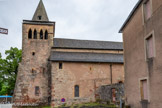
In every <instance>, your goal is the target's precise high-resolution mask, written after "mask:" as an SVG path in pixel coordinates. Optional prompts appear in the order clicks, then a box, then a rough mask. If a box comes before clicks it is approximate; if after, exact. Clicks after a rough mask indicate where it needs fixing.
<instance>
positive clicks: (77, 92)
mask: <svg viewBox="0 0 162 108" xmlns="http://www.w3.org/2000/svg"><path fill="white" fill-rule="evenodd" d="M74 88H75V94H74V95H75V97H79V85H75V87H74Z"/></svg>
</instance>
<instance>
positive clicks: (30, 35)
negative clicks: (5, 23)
mask: <svg viewBox="0 0 162 108" xmlns="http://www.w3.org/2000/svg"><path fill="white" fill-rule="evenodd" d="M32 38H33V32H32V29H31V28H30V29H29V30H28V39H32Z"/></svg>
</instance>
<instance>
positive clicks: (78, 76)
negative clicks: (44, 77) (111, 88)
mask: <svg viewBox="0 0 162 108" xmlns="http://www.w3.org/2000/svg"><path fill="white" fill-rule="evenodd" d="M51 64H52V65H51V66H52V69H51V78H52V106H58V105H61V104H62V102H61V99H62V98H65V100H66V102H65V103H66V104H68V105H70V104H73V103H82V102H94V101H95V100H96V98H97V96H98V94H97V93H96V91H97V89H98V88H100V86H102V85H108V84H111V73H110V72H111V69H110V64H109V63H72V62H62V66H63V68H62V69H59V63H58V62H52V63H51ZM112 67H115V68H117V67H118V69H112V70H114V71H113V73H116V75H115V76H114V77H113V78H112V79H118V77H121V78H122V79H121V80H122V81H124V77H123V74H122V76H121V74H120V73H124V70H123V64H112ZM115 70H116V72H115ZM117 73H118V74H117ZM112 75H113V74H112ZM117 75H119V76H117ZM113 81H114V83H115V81H116V83H117V82H118V80H113ZM75 85H79V97H75V96H74V92H75V90H74V86H75Z"/></svg>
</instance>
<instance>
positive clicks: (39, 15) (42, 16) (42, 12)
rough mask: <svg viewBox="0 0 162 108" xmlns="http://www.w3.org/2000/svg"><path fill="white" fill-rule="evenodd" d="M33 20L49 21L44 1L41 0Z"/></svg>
mask: <svg viewBox="0 0 162 108" xmlns="http://www.w3.org/2000/svg"><path fill="white" fill-rule="evenodd" d="M32 20H33V21H49V20H48V16H47V13H46V9H45V7H44V4H43V2H42V0H40V2H39V4H38V7H37V9H36V11H35V13H34V16H33V19H32Z"/></svg>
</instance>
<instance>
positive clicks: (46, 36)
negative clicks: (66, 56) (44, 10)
mask: <svg viewBox="0 0 162 108" xmlns="http://www.w3.org/2000/svg"><path fill="white" fill-rule="evenodd" d="M44 38H45V39H48V31H47V30H46V31H45V37H44Z"/></svg>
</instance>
